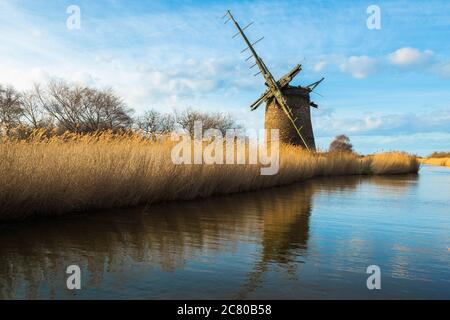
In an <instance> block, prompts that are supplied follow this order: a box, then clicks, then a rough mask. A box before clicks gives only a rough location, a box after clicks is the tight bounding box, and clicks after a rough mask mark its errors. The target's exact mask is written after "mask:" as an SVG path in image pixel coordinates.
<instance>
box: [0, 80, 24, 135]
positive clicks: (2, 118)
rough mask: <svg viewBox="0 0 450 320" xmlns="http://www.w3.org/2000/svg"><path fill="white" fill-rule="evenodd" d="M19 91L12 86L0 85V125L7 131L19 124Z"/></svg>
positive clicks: (20, 109)
mask: <svg viewBox="0 0 450 320" xmlns="http://www.w3.org/2000/svg"><path fill="white" fill-rule="evenodd" d="M21 115H22V108H21V105H20V93H19V92H17V91H16V90H15V89H14V88H13V87H3V86H1V85H0V126H2V127H3V128H5V129H6V131H9V130H10V129H12V128H14V127H17V126H18V125H19V124H20V117H21Z"/></svg>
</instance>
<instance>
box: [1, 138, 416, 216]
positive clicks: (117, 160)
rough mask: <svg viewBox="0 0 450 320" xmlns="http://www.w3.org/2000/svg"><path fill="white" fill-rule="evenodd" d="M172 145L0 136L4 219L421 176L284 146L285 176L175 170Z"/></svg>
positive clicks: (403, 158) (400, 159) (398, 159)
mask: <svg viewBox="0 0 450 320" xmlns="http://www.w3.org/2000/svg"><path fill="white" fill-rule="evenodd" d="M172 146H173V143H172V142H170V141H160V142H154V141H149V140H146V139H144V138H142V137H140V136H137V135H114V134H111V133H108V132H104V133H97V134H91V135H76V134H65V135H63V136H57V137H51V138H47V137H46V136H44V134H43V133H42V132H35V133H34V134H33V135H32V136H31V137H30V138H29V139H27V140H15V139H8V138H0V220H10V219H22V218H27V217H33V216H50V215H60V214H65V213H72V212H89V211H96V210H107V209H110V208H120V207H132V206H138V205H146V204H151V203H155V202H161V201H171V200H185V199H193V198H198V197H207V196H210V195H213V194H228V193H235V192H241V191H248V190H255V189H261V188H267V187H272V186H277V185H283V184H289V183H293V182H296V181H302V180H305V179H308V178H312V177H316V176H338V175H355V174H372V173H373V174H394V173H417V171H418V169H419V165H418V162H417V160H416V158H414V157H412V156H409V155H407V154H403V153H398V152H395V153H385V154H378V155H374V156H369V157H363V158H362V157H359V156H358V155H355V154H352V153H311V152H307V151H305V150H302V149H299V148H297V147H294V146H281V150H280V161H281V162H280V170H279V172H278V174H276V175H273V176H261V175H260V170H259V169H260V166H258V165H174V164H173V163H172V161H171V158H170V152H171V149H172Z"/></svg>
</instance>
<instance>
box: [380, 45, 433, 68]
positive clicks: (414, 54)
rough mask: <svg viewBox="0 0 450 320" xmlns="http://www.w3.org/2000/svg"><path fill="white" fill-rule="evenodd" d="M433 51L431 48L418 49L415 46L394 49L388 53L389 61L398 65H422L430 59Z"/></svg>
mask: <svg viewBox="0 0 450 320" xmlns="http://www.w3.org/2000/svg"><path fill="white" fill-rule="evenodd" d="M433 55H434V53H433V51H431V50H425V51H420V50H418V49H415V48H411V47H405V48H401V49H398V50H396V51H395V52H393V53H391V54H390V55H389V57H388V58H389V62H390V63H391V64H393V65H395V66H398V67H410V66H418V65H424V64H427V63H429V62H430V61H431V58H432V57H433Z"/></svg>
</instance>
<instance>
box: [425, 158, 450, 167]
mask: <svg viewBox="0 0 450 320" xmlns="http://www.w3.org/2000/svg"><path fill="white" fill-rule="evenodd" d="M419 161H420V163H423V164H430V165H433V166H442V167H450V157H447V158H444V157H437V158H434V157H430V158H424V159H420V160H419Z"/></svg>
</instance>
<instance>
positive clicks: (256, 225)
mask: <svg viewBox="0 0 450 320" xmlns="http://www.w3.org/2000/svg"><path fill="white" fill-rule="evenodd" d="M73 264H75V265H78V266H79V267H80V268H81V290H68V289H67V287H66V279H67V277H68V275H67V274H66V268H67V266H69V265H73ZM370 265H376V266H378V267H379V268H380V272H381V276H380V279H381V289H380V290H376V289H375V290H369V289H368V288H367V285H366V280H367V278H368V277H369V276H370V274H367V273H366V269H367V267H368V266H370ZM0 298H1V299H108V298H112V299H131V298H135V299H215V298H217V299H236V298H239V299H241V298H242V299H316V298H318V299H333V298H337V299H354V298H356V299H361V298H362V299H385V298H396V299H404V298H413V299H415V298H419V299H450V169H447V168H443V167H430V166H423V167H422V169H421V171H420V173H419V175H401V176H373V177H358V176H353V177H335V178H319V179H313V180H310V181H307V182H304V183H297V184H295V185H291V186H287V187H280V188H273V189H267V190H263V191H257V192H248V193H242V194H236V195H229V196H217V197H212V198H208V199H204V200H195V201H186V202H175V203H169V204H162V205H155V206H151V207H149V208H140V209H133V210H119V211H116V212H105V213H95V214H85V215H73V216H66V217H61V218H53V219H40V220H34V221H27V222H14V223H3V224H0Z"/></svg>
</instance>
